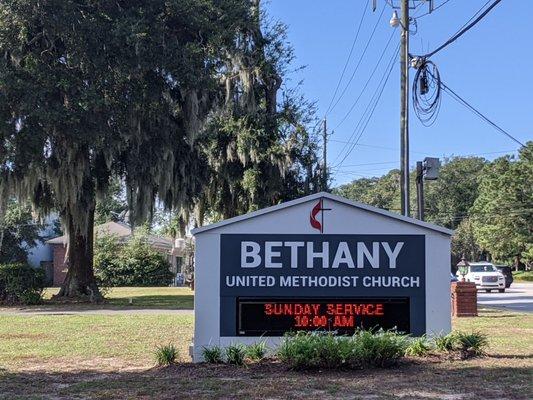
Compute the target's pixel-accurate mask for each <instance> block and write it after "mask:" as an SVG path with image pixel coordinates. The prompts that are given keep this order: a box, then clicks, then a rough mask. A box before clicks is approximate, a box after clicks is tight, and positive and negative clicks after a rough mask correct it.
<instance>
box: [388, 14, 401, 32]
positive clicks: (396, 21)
mask: <svg viewBox="0 0 533 400" xmlns="http://www.w3.org/2000/svg"><path fill="white" fill-rule="evenodd" d="M389 24H390V26H392V27H393V28H397V27H398V25H400V18H398V13H397V12H396V10H394V11H393V12H392V17H391V19H390V21H389Z"/></svg>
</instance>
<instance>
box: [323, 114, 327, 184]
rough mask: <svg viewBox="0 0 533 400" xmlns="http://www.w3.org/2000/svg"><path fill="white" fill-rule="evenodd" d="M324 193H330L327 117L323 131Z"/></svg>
mask: <svg viewBox="0 0 533 400" xmlns="http://www.w3.org/2000/svg"><path fill="white" fill-rule="evenodd" d="M322 143H323V146H322V159H323V163H322V191H323V192H327V191H328V162H327V156H328V151H327V150H328V147H327V146H328V129H327V123H326V117H324V130H323V131H322Z"/></svg>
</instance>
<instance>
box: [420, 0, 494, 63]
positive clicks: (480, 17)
mask: <svg viewBox="0 0 533 400" xmlns="http://www.w3.org/2000/svg"><path fill="white" fill-rule="evenodd" d="M501 1H502V0H494V2H493V3H492V4H491V5H490V6H489V7H488V8H487V9H486V10H485V11H483V12H482V13H481V14H480V15H479V16H478V17H477V18H476V19H474V20H473V21H472V22H470V23H469V24H468V25H466V26H463V28H461V29H460V30H459V32H457V33H456V34H455V35H453V36H452V37H451V38H450V39H448V40H447V41H446V42H444V43H443V44H442V45H440V46H439V47H437V48H436V49H435V50H433V51H432V52H430V53H428V54H424V55H423V56H422V58H429V57H431V56H433V55H435V54H436V53H438V52H439V51H441V50H442V49H444V48H445V47H447V46H449V45H450V44H452V43H453V42H455V41H456V40H457V39H459V38H460V37H461V36H463V35H464V34H465V33H466V32H468V31H469V30H470V29H472V28H473V27H474V26H475V25H476V24H477V23H478V22H479V21H481V20H482V19H483V18H484V17H485V16H486V15H487V14H488V13H489V12H490V11H491V10H492V9H493V8H494V7H496V6H497V5H498V4H499V3H500V2H501ZM478 12H479V11H478Z"/></svg>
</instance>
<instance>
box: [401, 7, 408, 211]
mask: <svg viewBox="0 0 533 400" xmlns="http://www.w3.org/2000/svg"><path fill="white" fill-rule="evenodd" d="M401 1H402V4H401V12H402V17H401V23H400V35H401V37H400V45H401V48H400V164H401V165H400V171H401V174H400V175H401V176H400V193H401V202H402V215H405V216H407V217H408V216H409V214H410V202H409V0H401Z"/></svg>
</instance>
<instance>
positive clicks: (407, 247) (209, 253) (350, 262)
mask: <svg viewBox="0 0 533 400" xmlns="http://www.w3.org/2000/svg"><path fill="white" fill-rule="evenodd" d="M291 203H292V204H291ZM291 203H289V204H285V205H281V206H275V207H271V209H266V210H261V211H259V212H256V213H252V215H248V216H243V217H237V218H234V219H233V221H232V220H228V221H223V222H221V223H218V224H214V225H212V226H210V227H205V228H199V229H198V230H196V231H195V235H196V240H197V246H196V267H195V269H196V282H195V284H196V297H195V313H196V318H195V339H194V349H193V356H194V359H195V360H198V359H199V358H200V354H201V350H200V348H201V346H205V345H209V344H219V345H224V343H234V342H239V341H241V342H243V343H248V342H250V341H252V342H253V341H254V338H255V339H257V338H272V340H273V342H272V343H273V344H274V345H275V342H276V338H280V337H282V336H283V335H284V334H286V333H288V332H295V331H329V332H334V333H335V334H338V335H345V334H353V333H354V332H355V331H356V330H357V329H380V328H382V329H396V330H398V331H401V332H405V333H409V334H412V335H415V336H419V335H423V334H426V333H428V334H431V333H440V332H445V331H449V329H450V321H449V320H450V310H449V307H450V305H449V302H450V300H449V290H450V282H449V278H448V277H449V262H450V247H449V246H450V233H451V232H450V231H448V230H446V229H444V228H440V227H435V226H433V225H430V224H426V223H423V222H420V221H416V220H412V219H410V218H405V217H401V216H398V215H395V214H391V213H388V212H386V211H383V210H377V209H374V208H373V207H369V206H365V205H360V204H358V203H353V202H349V201H347V200H345V199H342V198H339V197H336V196H333V195H330V194H327V193H321V194H318V195H313V196H309V197H307V198H303V199H299V200H295V201H293V202H291ZM326 206H327V207H326ZM428 246H429V249H428V248H427V247H428ZM435 246H437V247H439V246H440V248H438V249H437V248H436V247H435ZM435 278H438V280H437V279H435ZM429 291H431V292H432V293H433V295H434V296H440V298H438V299H436V300H430V301H429V303H430V304H429V307H430V309H429V310H428V298H429V296H428V292H429ZM434 311H438V312H439V313H440V316H437V317H436V316H435V315H432V314H433V312H434ZM207 330H209V331H210V332H208V331H207Z"/></svg>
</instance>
